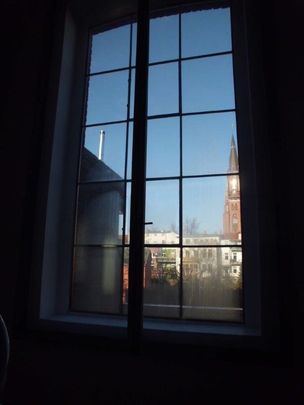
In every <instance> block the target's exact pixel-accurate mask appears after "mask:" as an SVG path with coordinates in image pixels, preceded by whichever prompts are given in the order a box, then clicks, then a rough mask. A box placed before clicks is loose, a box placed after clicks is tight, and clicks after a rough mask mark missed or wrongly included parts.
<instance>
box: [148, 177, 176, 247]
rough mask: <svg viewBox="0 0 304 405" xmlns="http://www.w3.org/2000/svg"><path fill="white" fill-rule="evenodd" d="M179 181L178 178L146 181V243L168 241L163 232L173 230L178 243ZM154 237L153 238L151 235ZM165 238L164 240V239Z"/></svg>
mask: <svg viewBox="0 0 304 405" xmlns="http://www.w3.org/2000/svg"><path fill="white" fill-rule="evenodd" d="M178 218H179V183H178V181H177V180H162V181H147V182H146V221H145V222H152V224H151V225H146V227H145V243H148V242H147V240H149V243H153V244H154V243H157V244H160V243H161V244H163V243H167V242H166V240H165V239H163V238H162V234H164V233H167V232H170V231H172V232H173V233H174V234H175V238H176V243H178V232H179V220H178ZM151 233H152V234H153V238H152V239H151V235H150V234H151ZM163 240H164V241H163Z"/></svg>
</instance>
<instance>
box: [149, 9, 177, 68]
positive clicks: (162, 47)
mask: <svg viewBox="0 0 304 405" xmlns="http://www.w3.org/2000/svg"><path fill="white" fill-rule="evenodd" d="M149 45H150V49H149V62H150V63H153V62H159V61H164V60H170V59H177V58H178V15H172V16H169V17H168V16H165V17H160V18H153V19H151V20H150V40H149Z"/></svg>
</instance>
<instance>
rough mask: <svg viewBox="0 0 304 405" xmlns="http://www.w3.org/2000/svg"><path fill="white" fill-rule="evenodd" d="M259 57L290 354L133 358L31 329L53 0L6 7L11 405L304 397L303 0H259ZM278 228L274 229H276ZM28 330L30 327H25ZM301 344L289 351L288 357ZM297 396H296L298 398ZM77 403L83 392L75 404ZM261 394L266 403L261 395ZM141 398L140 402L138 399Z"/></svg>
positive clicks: (1, 308) (1, 282)
mask: <svg viewBox="0 0 304 405" xmlns="http://www.w3.org/2000/svg"><path fill="white" fill-rule="evenodd" d="M252 4H254V6H253V8H252V12H253V13H255V18H256V19H257V21H258V25H259V28H260V34H261V42H260V55H261V62H262V68H263V72H264V78H265V95H266V96H265V97H266V100H265V101H266V104H267V115H268V125H269V134H270V135H269V136H270V139H271V144H272V146H273V147H272V154H271V167H272V170H273V174H274V176H273V179H274V180H273V182H274V184H273V185H272V190H274V191H273V193H275V199H276V201H277V203H276V204H275V211H276V212H275V217H276V227H277V229H276V231H277V235H278V238H277V255H278V257H279V260H278V263H279V264H278V269H277V270H278V274H279V283H280V287H281V288H280V290H279V291H280V295H279V298H280V302H279V305H280V310H281V312H280V313H281V318H282V325H283V326H282V335H284V336H285V337H286V340H285V342H286V344H288V345H289V346H290V347H289V348H290V349H291V350H290V351H289V352H288V356H289V360H290V361H288V362H287V363H286V362H285V361H283V357H282V355H281V354H278V355H277V357H276V358H275V359H274V360H275V361H272V362H270V361H268V360H267V359H255V360H253V359H252V358H251V359H250V358H249V357H248V358H247V357H245V358H244V357H242V356H241V355H235V357H234V358H233V356H230V357H229V356H228V358H227V359H226V358H224V359H223V358H222V357H221V356H220V354H216V353H215V354H212V355H211V356H207V357H208V358H206V357H204V356H205V354H204V355H201V356H197V355H191V356H190V355H189V357H187V356H185V357H184V358H177V357H176V356H175V355H170V354H169V351H168V352H167V351H165V350H162V351H161V356H160V357H159V356H157V355H156V354H155V353H149V352H148V353H146V354H145V355H142V356H133V355H131V354H128V353H126V352H124V351H121V352H116V351H114V350H112V349H107V350H105V349H104V350H102V348H100V347H98V348H97V347H95V348H94V346H93V347H88V346H87V345H85V344H80V343H76V342H75V343H73V344H70V343H69V344H67V343H66V342H64V341H61V340H56V339H53V340H51V341H47V340H45V339H42V338H38V337H33V335H31V334H27V333H25V332H24V325H25V314H26V305H27V294H28V283H29V274H30V267H31V261H32V243H33V238H34V224H33V222H34V214H35V210H36V204H37V201H38V204H39V196H38V195H37V184H38V177H39V167H40V160H41V159H42V158H43V156H42V138H43V127H44V117H45V109H46V104H45V101H46V95H47V89H48V87H49V85H50V86H52V83H49V81H48V77H49V69H50V61H51V56H52V40H53V27H54V20H55V13H56V2H55V1H52V0H43V1H42V0H40V1H39V0H36V1H35V0H27V1H26V0H15V1H13V0H6V2H5V3H4V5H3V6H1V8H2V10H1V11H2V12H1V30H2V31H3V32H2V35H1V39H2V42H3V47H1V48H2V50H1V53H2V56H3V57H2V58H1V59H2V61H1V65H2V66H1V67H2V71H3V73H2V76H1V94H2V108H1V124H2V125H1V144H0V147H1V149H0V156H1V157H0V165H1V197H2V198H1V200H0V201H1V202H0V203H1V212H2V215H1V217H2V223H1V230H2V235H3V238H2V249H1V256H2V260H1V270H0V312H1V314H2V315H3V317H4V319H5V320H6V322H7V324H8V327H9V331H10V334H11V338H12V351H11V362H10V366H9V370H8V378H7V385H6V393H5V399H6V403H8V404H18V403H22V404H24V403H25V404H36V403H37V404H45V403H51V402H52V403H53V402H55V403H67V404H68V403H99V402H98V401H101V400H102V399H104V398H107V399H112V400H116V401H122V399H124V398H125V399H129V400H130V401H131V400H133V401H134V400H135V399H138V398H140V399H145V400H146V401H145V402H144V403H146V402H147V400H148V399H167V400H168V399H173V398H174V399H181V400H183V401H184V402H187V401H186V400H187V398H188V399H190V400H191V401H194V398H195V396H197V395H199V396H201V397H202V395H203V394H204V393H205V397H206V398H208V399H209V400H210V401H211V400H212V399H217V398H218V397H219V396H220V394H223V393H224V394H226V395H227V396H229V397H230V396H231V398H234V397H235V398H236V399H241V398H242V397H243V396H244V395H247V396H248V392H250V398H251V399H248V400H247V401H245V403H266V401H267V402H269V401H270V400H273V398H274V397H277V398H283V399H285V400H286V401H288V402H289V403H301V401H300V399H301V398H303V393H302V389H301V387H300V372H299V371H297V370H296V367H300V364H301V359H302V342H303V339H302V337H303V315H304V299H303V293H302V290H303V287H304V276H303V272H302V267H303V266H302V255H301V251H302V246H301V241H302V238H301V236H302V234H303V216H302V210H303V208H302V198H301V194H300V193H301V192H302V190H301V184H302V179H301V178H300V173H301V172H302V170H301V169H302V164H301V163H302V160H303V158H302V150H303V149H302V142H301V140H302V136H301V135H302V134H301V129H302V120H303V118H302V117H303V114H302V106H303V102H302V82H303V80H302V72H303V63H302V62H301V60H300V56H299V54H300V53H301V52H302V45H301V24H302V22H301V17H302V16H303V6H302V2H301V1H300V0H291V1H289V2H288V3H285V5H284V7H283V6H282V4H281V2H278V1H274V0H273V1H268V2H262V1H256V2H252ZM271 231H272V230H270V232H271ZM21 332H22V333H21ZM291 352H293V356H291ZM298 400H299V402H297V401H298ZM77 401H78V402H77ZM264 401H265V402H264ZM132 403H133V402H132Z"/></svg>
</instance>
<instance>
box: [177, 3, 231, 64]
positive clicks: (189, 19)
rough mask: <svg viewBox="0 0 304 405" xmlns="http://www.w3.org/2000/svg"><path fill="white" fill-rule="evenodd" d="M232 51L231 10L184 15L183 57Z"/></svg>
mask: <svg viewBox="0 0 304 405" xmlns="http://www.w3.org/2000/svg"><path fill="white" fill-rule="evenodd" d="M225 51H231V28H230V9H229V8H221V9H216V10H215V9H212V10H202V11H194V12H190V13H184V14H182V57H183V58H185V57H189V56H198V55H206V54H209V53H216V52H225Z"/></svg>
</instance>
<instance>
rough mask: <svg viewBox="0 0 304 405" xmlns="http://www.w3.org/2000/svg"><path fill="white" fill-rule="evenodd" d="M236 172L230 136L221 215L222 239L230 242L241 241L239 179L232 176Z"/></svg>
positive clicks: (236, 164)
mask: <svg viewBox="0 0 304 405" xmlns="http://www.w3.org/2000/svg"><path fill="white" fill-rule="evenodd" d="M238 172H239V160H238V155H237V150H236V146H235V141H234V137H233V135H232V137H231V146H230V156H229V167H228V176H227V188H226V193H225V203H224V215H223V225H224V238H226V239H231V240H241V202H240V179H239V175H238V174H235V175H234V174H233V173H238Z"/></svg>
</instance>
